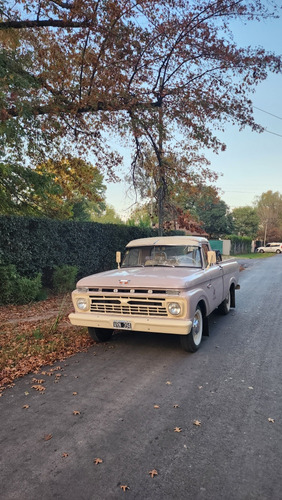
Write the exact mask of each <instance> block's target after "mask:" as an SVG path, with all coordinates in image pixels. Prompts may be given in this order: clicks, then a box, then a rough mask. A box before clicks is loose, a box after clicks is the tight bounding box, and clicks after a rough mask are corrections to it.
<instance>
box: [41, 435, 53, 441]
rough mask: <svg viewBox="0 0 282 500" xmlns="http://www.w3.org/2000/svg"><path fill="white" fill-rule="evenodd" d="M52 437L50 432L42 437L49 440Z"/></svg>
mask: <svg viewBox="0 0 282 500" xmlns="http://www.w3.org/2000/svg"><path fill="white" fill-rule="evenodd" d="M52 437H53V436H52V434H45V436H44V438H43V439H44V441H50V439H52Z"/></svg>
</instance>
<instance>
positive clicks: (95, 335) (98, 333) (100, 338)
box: [88, 326, 113, 342]
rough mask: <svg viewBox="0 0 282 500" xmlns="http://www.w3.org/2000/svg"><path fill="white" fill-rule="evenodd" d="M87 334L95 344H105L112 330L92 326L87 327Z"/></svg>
mask: <svg viewBox="0 0 282 500" xmlns="http://www.w3.org/2000/svg"><path fill="white" fill-rule="evenodd" d="M88 333H89V335H90V337H91V338H92V339H93V340H95V341H96V342H107V340H110V338H111V336H112V334H113V330H110V329H109V328H94V327H93V326H89V327H88Z"/></svg>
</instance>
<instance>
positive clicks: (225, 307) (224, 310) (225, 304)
mask: <svg viewBox="0 0 282 500" xmlns="http://www.w3.org/2000/svg"><path fill="white" fill-rule="evenodd" d="M230 307H231V290H229V292H228V295H227V297H226V298H225V299H224V300H223V301H222V302H221V304H219V306H218V310H219V311H220V312H221V314H224V315H225V314H228V313H229V311H230Z"/></svg>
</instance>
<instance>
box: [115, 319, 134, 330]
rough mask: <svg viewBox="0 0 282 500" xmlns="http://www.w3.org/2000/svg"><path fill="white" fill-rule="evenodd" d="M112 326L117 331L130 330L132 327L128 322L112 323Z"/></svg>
mask: <svg viewBox="0 0 282 500" xmlns="http://www.w3.org/2000/svg"><path fill="white" fill-rule="evenodd" d="M113 326H114V328H117V329H118V330H132V326H131V323H130V322H129V321H114V324H113Z"/></svg>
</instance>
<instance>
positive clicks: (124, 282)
mask: <svg viewBox="0 0 282 500" xmlns="http://www.w3.org/2000/svg"><path fill="white" fill-rule="evenodd" d="M129 282H130V280H119V284H120V285H128V283H129Z"/></svg>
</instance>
